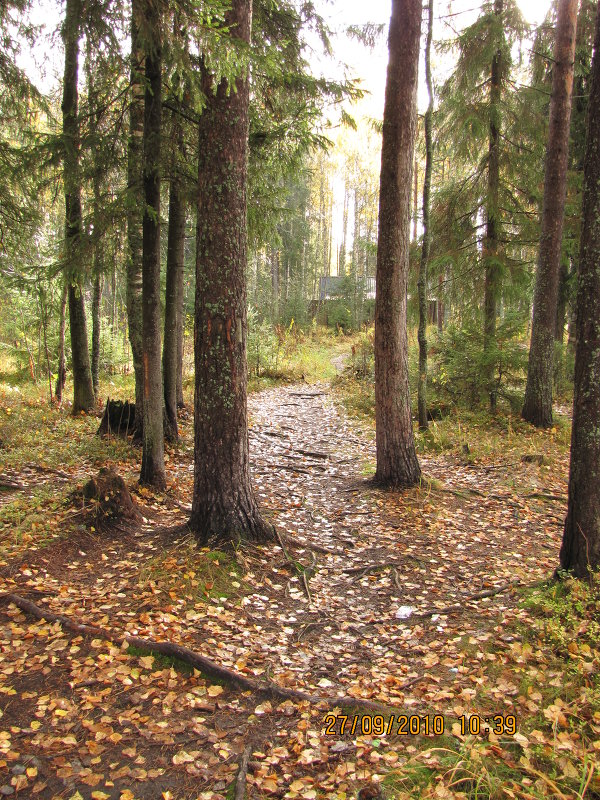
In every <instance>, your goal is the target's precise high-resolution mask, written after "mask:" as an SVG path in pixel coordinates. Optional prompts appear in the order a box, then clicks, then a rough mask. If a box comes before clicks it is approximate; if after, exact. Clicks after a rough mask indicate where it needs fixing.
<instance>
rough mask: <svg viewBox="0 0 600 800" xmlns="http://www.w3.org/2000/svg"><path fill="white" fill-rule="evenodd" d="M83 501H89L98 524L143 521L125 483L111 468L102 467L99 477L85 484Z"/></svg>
mask: <svg viewBox="0 0 600 800" xmlns="http://www.w3.org/2000/svg"><path fill="white" fill-rule="evenodd" d="M83 500H84V503H86V501H87V504H88V505H89V507H90V510H92V511H93V513H94V515H95V519H96V521H97V522H98V523H102V522H105V521H111V522H114V521H115V520H119V519H129V520H136V521H140V520H141V519H142V515H141V514H140V512H139V511H138V510H137V508H136V505H135V503H134V501H133V499H132V497H131V495H130V493H129V489H128V488H127V486H126V485H125V481H124V480H123V478H121V476H120V475H118V474H117V473H116V472H115V471H114V470H113V469H111V468H110V467H102V469H101V470H100V472H99V473H98V475H97V476H96V477H95V478H90V480H89V481H88V482H87V483H86V484H85V486H84V487H83Z"/></svg>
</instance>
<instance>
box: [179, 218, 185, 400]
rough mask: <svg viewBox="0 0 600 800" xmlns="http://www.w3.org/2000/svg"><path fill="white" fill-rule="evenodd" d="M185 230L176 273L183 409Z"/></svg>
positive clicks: (180, 393) (180, 384) (180, 388)
mask: <svg viewBox="0 0 600 800" xmlns="http://www.w3.org/2000/svg"><path fill="white" fill-rule="evenodd" d="M184 289H185V230H184V234H183V259H182V262H181V269H180V270H178V271H177V408H179V409H181V408H185V401H184V399H183V344H184V342H183V336H184V331H185V292H184Z"/></svg>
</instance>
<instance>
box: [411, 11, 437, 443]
mask: <svg viewBox="0 0 600 800" xmlns="http://www.w3.org/2000/svg"><path fill="white" fill-rule="evenodd" d="M428 9H429V15H428V22H427V39H426V42H425V83H426V84H427V93H428V95H429V103H428V105H427V111H426V112H425V175H424V177H423V247H422V249H421V263H420V265H419V280H418V294H419V332H418V340H419V381H418V385H417V391H418V396H417V402H418V409H419V428H420V429H421V430H422V431H426V430H427V305H428V304H427V265H428V263H429V251H430V249H431V227H430V224H429V217H430V205H431V203H430V194H431V172H432V169H433V131H432V130H431V127H432V124H433V83H432V80H431V40H432V39H433V0H429V3H428ZM415 205H416V204H415Z"/></svg>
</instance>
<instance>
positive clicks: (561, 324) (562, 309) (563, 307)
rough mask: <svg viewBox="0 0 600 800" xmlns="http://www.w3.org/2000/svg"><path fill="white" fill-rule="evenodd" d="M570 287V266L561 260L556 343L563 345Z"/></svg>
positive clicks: (555, 333) (555, 332)
mask: <svg viewBox="0 0 600 800" xmlns="http://www.w3.org/2000/svg"><path fill="white" fill-rule="evenodd" d="M568 286H569V265H568V263H567V261H566V260H565V259H561V262H560V270H559V274H558V301H557V305H556V327H555V330H554V341H556V342H558V343H559V344H562V343H563V341H564V338H565V325H566V323H567V302H568V294H569V292H568Z"/></svg>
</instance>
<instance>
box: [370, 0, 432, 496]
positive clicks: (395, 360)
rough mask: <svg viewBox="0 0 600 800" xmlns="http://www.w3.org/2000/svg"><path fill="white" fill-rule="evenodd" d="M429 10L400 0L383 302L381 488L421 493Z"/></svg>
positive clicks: (388, 143) (383, 229) (385, 160)
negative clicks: (415, 348) (415, 293)
mask: <svg viewBox="0 0 600 800" xmlns="http://www.w3.org/2000/svg"><path fill="white" fill-rule="evenodd" d="M421 6H422V3H421V0H392V17H391V20H390V32H389V40H388V46H389V63H388V69H387V80H386V87H385V105H384V112H383V142H382V151H381V177H380V194H379V236H378V248H377V288H376V297H375V423H376V445H377V470H376V473H375V480H376V481H377V482H378V483H381V484H385V485H393V486H414V485H415V484H416V483H418V481H419V478H420V476H421V470H420V467H419V462H418V460H417V454H416V451H415V444H414V436H413V429H412V419H411V409H410V396H409V387H408V338H407V331H406V291H407V281H408V261H409V248H410V199H411V197H410V195H411V177H412V174H411V172H412V166H413V155H414V139H415V129H416V94H417V74H418V63H419V41H420V36H421V11H422V8H421Z"/></svg>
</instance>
